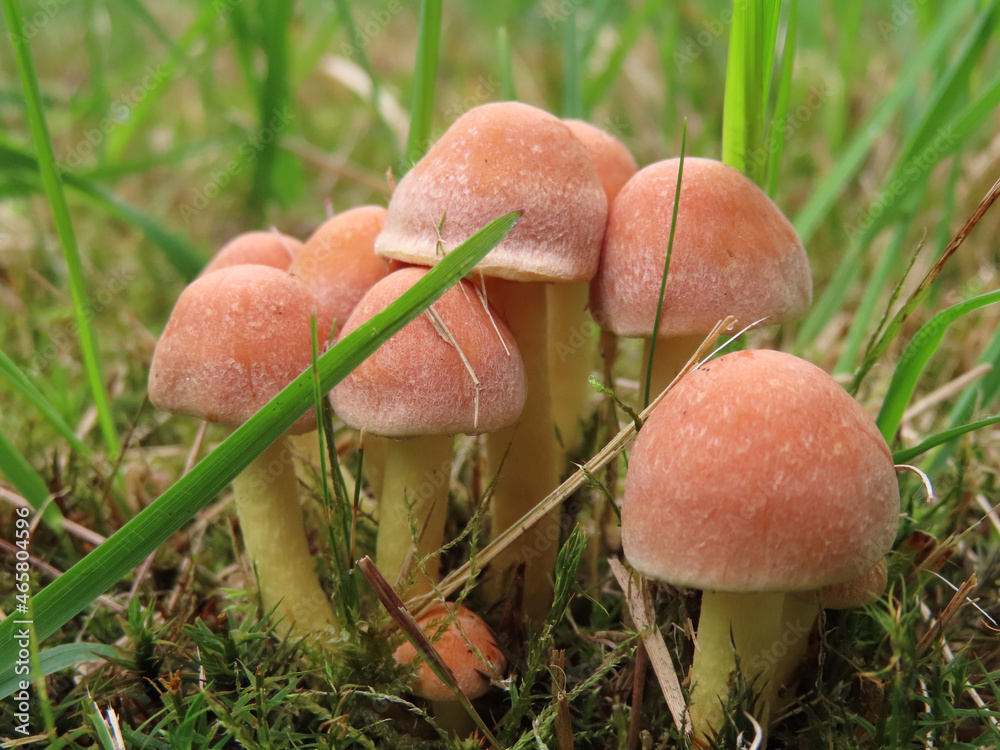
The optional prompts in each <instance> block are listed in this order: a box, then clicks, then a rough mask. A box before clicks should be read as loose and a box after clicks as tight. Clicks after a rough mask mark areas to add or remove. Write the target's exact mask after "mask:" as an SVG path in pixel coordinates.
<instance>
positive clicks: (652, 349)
mask: <svg viewBox="0 0 1000 750" xmlns="http://www.w3.org/2000/svg"><path fill="white" fill-rule="evenodd" d="M687 132H688V131H687V118H684V125H683V127H682V128H681V155H680V163H679V164H678V165H677V186H676V187H675V188H674V210H673V213H672V214H671V216H670V235H669V236H668V237H667V257H666V258H664V259H663V275H662V276H661V277H660V296H659V297H657V298H656V316H655V318H654V319H653V334H654V335H653V336H652V338H650V340H649V362H648V364H647V366H646V382H645V383H644V384H643V388H642V405H643V407H644V408H645V407H647V406H649V395H650V394H649V390H650V388H651V387H652V384H653V361H654V355H655V354H656V341H657V338H658V337H657V336H656V332H657V331H659V330H660V319H661V318H662V317H663V297H664V294H665V293H666V291H667V274H668V273H669V272H670V256H671V255H672V254H673V252H674V230H675V229H676V228H677V209H678V208H679V207H680V204H681V178H682V177H683V176H684V154H685V152H686V151H687ZM637 424H638V422H637Z"/></svg>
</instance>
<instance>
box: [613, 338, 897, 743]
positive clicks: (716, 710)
mask: <svg viewBox="0 0 1000 750" xmlns="http://www.w3.org/2000/svg"><path fill="white" fill-rule="evenodd" d="M898 522H899V488H898V485H897V481H896V473H895V469H894V466H893V461H892V455H891V453H890V451H889V448H888V446H887V445H886V443H885V440H884V439H883V438H882V435H881V434H880V433H879V430H878V428H877V427H876V425H875V423H874V421H873V420H872V419H871V418H870V417H869V416H868V415H867V414H866V413H865V411H864V410H863V409H862V408H861V406H860V405H859V404H858V403H857V402H856V401H855V400H854V399H852V398H851V397H850V396H849V395H848V394H847V392H846V391H845V390H844V389H843V388H842V387H841V386H840V385H839V384H838V383H837V382H836V381H835V380H834V379H833V378H832V377H830V376H829V375H827V374H826V373H825V372H823V371H822V370H821V369H820V368H818V367H816V366H815V365H812V364H810V363H808V362H806V361H804V360H801V359H799V358H797V357H794V356H792V355H790V354H783V353H781V352H774V351H767V350H761V351H742V352H734V353H732V354H727V355H725V356H723V357H720V358H719V359H716V360H712V361H710V362H709V363H707V364H705V365H704V366H702V367H701V368H699V369H697V370H694V371H693V372H691V373H690V374H689V375H688V376H687V377H685V378H684V379H683V380H681V381H680V383H678V384H677V385H676V386H675V387H674V388H673V389H672V390H671V391H669V392H668V393H667V395H666V396H665V397H664V399H663V400H662V401H661V402H660V404H659V405H658V407H657V408H656V409H655V410H654V411H653V413H652V414H651V415H650V417H649V419H648V420H647V421H646V423H645V424H644V425H643V427H642V429H641V430H640V432H639V435H638V437H637V439H636V441H635V446H634V449H633V451H632V454H631V456H630V458H629V468H628V475H627V477H626V485H625V500H624V504H623V507H622V541H623V544H624V549H625V554H626V556H627V557H628V559H629V561H630V562H631V564H632V565H633V566H634V567H635V568H636V569H637V570H639V571H640V572H642V573H644V574H645V575H647V576H649V577H650V578H656V579H659V580H664V581H668V582H670V583H673V584H676V585H679V586H688V587H691V588H698V589H701V590H702V591H703V594H702V604H701V616H700V618H699V622H698V648H697V650H696V652H695V656H694V664H693V666H692V668H691V674H690V680H691V684H692V693H691V720H692V724H693V729H694V733H695V735H696V736H698V737H711V736H713V735H714V734H715V733H716V731H717V730H718V729H719V728H720V727H721V725H722V722H723V719H724V713H723V706H724V705H725V703H726V700H727V697H728V695H729V691H730V685H731V684H732V675H733V672H734V670H735V668H736V662H737V661H738V662H739V665H740V669H741V671H742V674H743V676H744V677H745V678H747V680H748V681H753V682H752V684H753V685H754V689H755V690H756V691H757V692H759V693H760V695H761V701H760V702H759V704H758V705H759V707H760V717H759V718H760V719H761V724H763V725H764V726H766V724H767V717H768V702H769V697H770V695H771V694H772V691H773V688H772V687H771V685H770V684H769V683H772V680H773V670H774V666H775V663H776V661H777V657H778V655H779V654H778V651H779V650H780V644H781V638H782V625H783V618H782V608H783V603H784V601H785V594H786V593H788V592H802V591H815V590H817V589H820V588H823V587H824V586H829V585H832V584H839V583H842V582H844V581H848V580H851V579H852V578H856V577H857V576H858V575H859V572H864V571H867V570H868V569H869V568H870V567H871V566H872V565H873V564H874V563H875V561H877V560H879V559H881V558H882V557H884V555H885V554H886V552H887V551H888V550H889V548H890V546H891V545H892V542H893V539H894V537H895V534H896V528H897V525H898ZM734 643H735V651H734V649H733V644H734Z"/></svg>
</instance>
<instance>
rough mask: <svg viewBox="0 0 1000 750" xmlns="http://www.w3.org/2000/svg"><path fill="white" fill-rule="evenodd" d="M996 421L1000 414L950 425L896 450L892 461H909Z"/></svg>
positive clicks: (903, 462)
mask: <svg viewBox="0 0 1000 750" xmlns="http://www.w3.org/2000/svg"><path fill="white" fill-rule="evenodd" d="M998 422H1000V416H995V417H987V418H986V419H980V420H978V421H976V422H970V423H969V424H963V425H959V426H958V427H952V428H950V429H947V430H944V431H943V432H939V433H938V434H937V435H932V436H931V437H929V438H927V439H926V440H924V441H922V442H920V443H918V444H917V445H915V446H913V447H912V448H902V449H900V450H898V451H896V452H895V453H893V454H892V461H893V463H896V464H905V463H909V462H910V461H912V460H913V459H914V458H916V457H917V456H919V455H922V454H924V453H926V452H927V451H929V450H931V449H932V448H936V447H937V446H939V445H943V444H944V443H947V442H949V441H951V440H954V439H955V438H958V437H961V436H962V435H965V434H967V433H969V432H975V431H976V430H979V429H982V428H983V427H989V426H990V425H993V424H997V423H998Z"/></svg>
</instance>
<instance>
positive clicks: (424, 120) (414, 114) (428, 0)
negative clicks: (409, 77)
mask: <svg viewBox="0 0 1000 750" xmlns="http://www.w3.org/2000/svg"><path fill="white" fill-rule="evenodd" d="M440 45H441V0H422V2H421V3H420V29H419V32H418V37H417V60H416V62H415V63H414V74H413V98H412V99H411V100H410V133H409V136H408V138H407V143H406V159H407V164H405V165H403V168H404V170H405V169H408V168H409V166H410V165H411V164H416V163H417V162H418V161H420V157H422V156H423V155H424V154H425V153H427V149H428V148H430V145H431V128H432V127H433V124H434V89H435V87H436V82H437V62H438V48H439V47H440Z"/></svg>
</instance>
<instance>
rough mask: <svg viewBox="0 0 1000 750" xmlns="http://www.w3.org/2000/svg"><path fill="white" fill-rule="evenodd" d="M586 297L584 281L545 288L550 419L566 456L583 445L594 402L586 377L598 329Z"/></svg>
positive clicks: (587, 287) (592, 362)
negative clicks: (584, 426)
mask: <svg viewBox="0 0 1000 750" xmlns="http://www.w3.org/2000/svg"><path fill="white" fill-rule="evenodd" d="M589 297H590V284H589V283H588V282H575V283H571V284H550V285H549V286H548V289H546V303H547V304H548V345H549V384H550V387H551V394H552V418H553V420H554V421H555V424H556V428H557V429H558V430H559V436H560V437H561V438H562V449H563V455H564V457H566V458H568V457H570V456H573V455H575V454H576V453H578V452H579V451H580V449H581V448H582V447H583V425H584V423H585V421H586V419H587V417H588V416H590V412H591V410H592V406H593V403H594V396H595V394H594V390H593V389H592V388H591V387H590V381H589V377H590V372H591V370H592V369H593V367H594V365H595V363H596V361H597V344H598V339H599V337H598V330H599V329H598V327H597V324H596V323H595V322H594V321H593V320H592V319H591V317H590V313H588V312H587V302H588V299H589ZM563 464H564V465H565V460H564V461H563Z"/></svg>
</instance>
